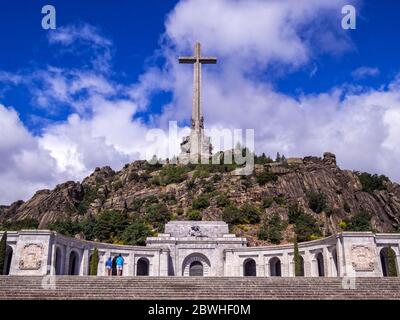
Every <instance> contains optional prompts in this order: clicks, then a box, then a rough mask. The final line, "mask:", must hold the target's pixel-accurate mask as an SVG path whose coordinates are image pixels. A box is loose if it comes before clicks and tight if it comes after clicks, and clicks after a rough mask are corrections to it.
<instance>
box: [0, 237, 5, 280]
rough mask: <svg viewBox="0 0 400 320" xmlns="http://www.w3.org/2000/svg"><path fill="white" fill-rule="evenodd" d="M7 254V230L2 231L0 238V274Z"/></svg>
mask: <svg viewBox="0 0 400 320" xmlns="http://www.w3.org/2000/svg"><path fill="white" fill-rule="evenodd" d="M6 254H7V231H6V232H4V233H3V236H2V237H1V240H0V275H2V274H3V271H4V265H5V263H6Z"/></svg>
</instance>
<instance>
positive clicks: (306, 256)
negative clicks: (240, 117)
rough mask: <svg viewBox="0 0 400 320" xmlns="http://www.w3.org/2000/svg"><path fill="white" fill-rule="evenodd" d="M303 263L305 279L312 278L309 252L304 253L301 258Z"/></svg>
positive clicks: (311, 263) (311, 261) (311, 260)
mask: <svg viewBox="0 0 400 320" xmlns="http://www.w3.org/2000/svg"><path fill="white" fill-rule="evenodd" d="M303 261H304V276H305V277H312V276H313V272H312V270H313V259H312V256H311V253H310V251H308V250H307V251H305V252H304V256H303Z"/></svg>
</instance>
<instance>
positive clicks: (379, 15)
mask: <svg viewBox="0 0 400 320" xmlns="http://www.w3.org/2000/svg"><path fill="white" fill-rule="evenodd" d="M347 3H351V4H354V6H355V7H356V9H357V29H356V30H343V29H342V28H341V27H340V23H341V18H342V14H341V8H342V6H343V5H344V4H347ZM45 4H52V5H54V6H55V8H56V10H57V29H56V30H54V31H48V30H43V29H42V28H41V19H42V17H43V15H42V14H41V8H42V6H43V5H45ZM0 8H1V11H0V38H1V42H2V46H1V50H0V107H1V109H0V111H1V113H0V116H1V117H2V119H3V120H2V121H1V120H0V129H1V131H2V136H3V140H4V141H3V142H1V141H0V155H1V156H2V158H3V164H2V165H0V178H1V179H0V181H1V180H7V181H11V187H10V184H9V183H8V184H7V185H0V203H1V202H3V203H9V202H12V201H14V200H17V199H19V198H23V199H26V198H28V197H29V196H31V195H32V193H33V192H34V191H35V190H37V189H39V188H51V187H54V185H55V184H57V183H60V182H62V181H64V180H66V179H72V180H79V179H81V178H82V177H84V176H85V175H86V174H88V173H90V172H91V171H92V170H93V169H94V167H96V166H103V165H111V166H112V167H113V168H114V169H119V168H120V167H121V166H122V165H123V164H124V163H126V162H130V161H133V160H135V159H138V158H144V157H146V155H148V154H151V153H154V152H158V149H157V148H158V147H159V146H160V145H163V144H165V141H164V142H157V143H155V144H153V145H152V144H149V143H146V142H145V141H144V136H146V134H147V133H148V132H149V130H151V129H154V128H161V129H162V130H166V128H167V123H168V121H169V120H177V121H178V123H179V125H180V128H181V129H183V128H184V127H185V126H186V125H187V124H188V119H189V117H190V109H191V105H190V101H191V100H190V99H191V92H192V88H191V69H190V68H189V67H188V66H180V65H178V64H177V56H178V55H180V54H185V55H186V54H189V53H190V51H191V50H192V46H193V44H194V42H195V41H197V40H199V41H201V42H202V44H203V51H204V53H205V54H207V55H217V56H218V58H219V61H218V64H217V66H206V67H205V69H204V81H203V82H204V91H203V98H204V100H203V101H204V113H205V117H206V125H208V126H209V127H210V128H214V127H218V128H221V127H228V128H242V129H245V128H252V129H254V130H255V135H256V141H255V149H256V151H257V152H258V153H261V152H266V153H267V154H270V155H274V154H276V152H278V151H279V152H281V153H285V154H286V155H288V156H305V155H310V154H312V155H318V156H320V155H321V154H322V153H323V152H324V151H332V152H334V153H336V154H337V156H338V162H339V164H340V165H341V166H342V167H344V168H347V169H351V170H362V171H364V170H365V171H369V172H373V173H375V172H376V173H382V174H386V175H388V176H390V177H391V178H392V179H394V180H396V181H400V173H398V170H395V169H393V166H392V165H391V163H393V162H395V161H397V162H398V161H399V160H400V147H399V145H400V143H398V142H400V138H399V134H400V128H399V123H398V122H397V119H400V118H398V117H400V111H399V110H400V99H399V96H398V95H399V87H400V80H399V79H400V77H399V74H400V59H399V57H400V41H399V39H398V38H399V30H400V19H399V15H400V3H399V2H398V1H392V0H383V1H371V0H369V1H361V0H360V1H344V0H332V1H331V0H329V1H328V0H322V1H317V0H299V1H290V0H284V1H281V2H275V1H274V0H270V1H269V0H265V1H262V0H250V1H243V0H242V1H241V0H239V1H237V0H218V1H210V0H203V1H201V0H186V1H172V0H148V1H128V0H120V1H118V3H116V2H115V1H89V0H86V1H79V2H78V1H65V0H63V1H61V0H59V1H51V2H48V1H25V0H14V1H7V2H4V3H2V4H1V5H0ZM66 37H67V40H65V39H66ZM0 140H1V138H0ZM161 154H162V152H161ZM21 163H22V164H23V166H22V164H21ZM49 172H51V173H50V174H49ZM21 185H24V186H25V187H24V188H21V187H20V186H21Z"/></svg>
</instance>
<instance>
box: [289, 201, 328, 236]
mask: <svg viewBox="0 0 400 320" xmlns="http://www.w3.org/2000/svg"><path fill="white" fill-rule="evenodd" d="M288 218H289V223H291V224H294V230H295V233H296V236H297V240H298V241H308V240H311V236H312V235H314V236H320V235H321V230H320V228H319V227H318V225H317V220H316V219H315V218H314V217H313V216H311V215H309V214H307V213H305V212H304V210H303V209H302V208H301V207H300V206H299V205H290V206H289V213H288Z"/></svg>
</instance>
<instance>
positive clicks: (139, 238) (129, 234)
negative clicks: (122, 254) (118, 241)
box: [121, 220, 153, 246]
mask: <svg viewBox="0 0 400 320" xmlns="http://www.w3.org/2000/svg"><path fill="white" fill-rule="evenodd" d="M152 235H153V232H152V231H151V229H150V227H149V225H148V224H147V223H145V222H144V221H142V220H137V221H134V222H133V223H132V224H130V225H129V226H128V227H127V228H126V229H125V230H124V232H123V233H122V237H121V238H122V241H123V242H124V244H129V245H140V246H142V245H145V244H146V238H147V237H151V236H152Z"/></svg>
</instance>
